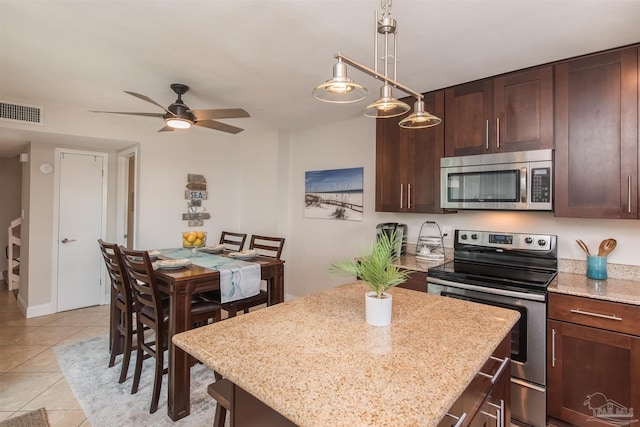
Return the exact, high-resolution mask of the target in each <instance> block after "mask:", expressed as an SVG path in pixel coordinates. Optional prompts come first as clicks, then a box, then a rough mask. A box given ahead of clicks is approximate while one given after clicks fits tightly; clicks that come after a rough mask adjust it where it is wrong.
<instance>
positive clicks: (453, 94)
mask: <svg viewBox="0 0 640 427" xmlns="http://www.w3.org/2000/svg"><path fill="white" fill-rule="evenodd" d="M444 122H445V138H446V143H445V154H446V156H448V157H450V156H467V155H473V154H487V153H501V152H511V151H523V150H538V149H545V148H553V67H551V66H546V67H541V68H535V69H530V70H525V71H519V72H514V73H510V74H505V75H502V76H499V77H495V78H490V79H485V80H479V81H475V82H471V83H465V84H462V85H458V86H454V87H451V88H448V89H446V90H445V117H444Z"/></svg>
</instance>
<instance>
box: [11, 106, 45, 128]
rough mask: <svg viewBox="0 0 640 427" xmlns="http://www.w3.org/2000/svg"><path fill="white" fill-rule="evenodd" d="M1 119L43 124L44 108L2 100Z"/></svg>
mask: <svg viewBox="0 0 640 427" xmlns="http://www.w3.org/2000/svg"><path fill="white" fill-rule="evenodd" d="M0 119H1V120H10V121H12V122H20V123H30V124H32V125H40V126H42V125H43V124H44V117H43V108H42V107H34V106H32V105H19V104H14V103H11V102H4V101H0Z"/></svg>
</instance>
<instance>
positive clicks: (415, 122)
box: [399, 101, 442, 129]
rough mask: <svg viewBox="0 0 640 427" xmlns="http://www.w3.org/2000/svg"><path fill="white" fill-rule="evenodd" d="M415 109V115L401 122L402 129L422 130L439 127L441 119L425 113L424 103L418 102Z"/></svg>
mask: <svg viewBox="0 0 640 427" xmlns="http://www.w3.org/2000/svg"><path fill="white" fill-rule="evenodd" d="M413 109H414V111H413V114H410V115H409V116H407V117H405V118H404V119H402V120H401V121H400V123H399V126H400V127H403V128H405V129H422V128H429V127H432V126H436V125H439V124H440V123H441V122H442V120H441V119H440V118H439V117H436V116H434V115H433V114H431V113H429V112H427V111H424V101H417V102H416V103H415V105H414V107H413Z"/></svg>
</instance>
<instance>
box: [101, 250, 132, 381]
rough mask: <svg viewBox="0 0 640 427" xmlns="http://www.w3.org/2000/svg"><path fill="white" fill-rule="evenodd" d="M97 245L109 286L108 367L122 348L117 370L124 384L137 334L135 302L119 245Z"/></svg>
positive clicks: (113, 362) (112, 363)
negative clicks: (134, 318) (120, 364)
mask: <svg viewBox="0 0 640 427" xmlns="http://www.w3.org/2000/svg"><path fill="white" fill-rule="evenodd" d="M98 244H99V245H100V251H101V252H102V257H103V258H104V262H105V265H106V267H107V272H108V273H109V279H110V281H111V287H112V292H111V295H112V299H111V316H110V320H109V322H110V333H111V342H110V343H109V344H110V348H109V350H110V353H111V356H110V357H109V367H110V368H111V367H112V366H113V365H114V364H115V360H116V356H117V354H116V353H117V352H118V351H117V350H118V349H121V350H122V367H121V368H120V379H119V380H118V382H119V383H123V382H124V380H125V379H126V378H127V373H128V372H129V362H130V361H131V352H132V351H133V336H134V334H135V333H136V329H134V327H133V321H134V320H133V316H134V311H135V301H134V297H133V294H132V293H131V286H130V285H129V281H128V280H127V279H128V277H127V275H126V271H125V268H124V264H123V262H122V254H121V253H120V249H119V248H118V245H117V244H115V243H108V242H105V241H104V240H102V239H98Z"/></svg>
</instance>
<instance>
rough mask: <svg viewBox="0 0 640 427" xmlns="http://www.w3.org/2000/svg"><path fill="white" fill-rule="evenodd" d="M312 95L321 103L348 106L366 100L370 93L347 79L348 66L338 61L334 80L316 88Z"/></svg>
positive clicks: (334, 71)
mask: <svg viewBox="0 0 640 427" xmlns="http://www.w3.org/2000/svg"><path fill="white" fill-rule="evenodd" d="M311 93H312V94H313V96H314V97H315V98H316V99H318V100H320V101H324V102H331V103H335V104H346V103H351V102H357V101H360V100H361V99H364V98H365V97H366V96H367V95H368V94H369V91H368V90H367V89H366V88H365V87H364V86H362V85H360V84H358V83H356V82H354V81H353V80H351V79H349V78H348V77H347V66H346V65H345V64H344V63H343V62H342V60H341V59H338V62H336V64H335V65H334V66H333V78H332V79H331V80H327V81H326V82H324V83H322V84H319V85H318V86H316V87H315V88H314V89H313V91H312V92H311Z"/></svg>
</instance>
